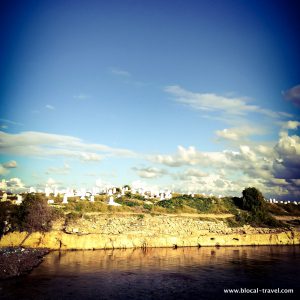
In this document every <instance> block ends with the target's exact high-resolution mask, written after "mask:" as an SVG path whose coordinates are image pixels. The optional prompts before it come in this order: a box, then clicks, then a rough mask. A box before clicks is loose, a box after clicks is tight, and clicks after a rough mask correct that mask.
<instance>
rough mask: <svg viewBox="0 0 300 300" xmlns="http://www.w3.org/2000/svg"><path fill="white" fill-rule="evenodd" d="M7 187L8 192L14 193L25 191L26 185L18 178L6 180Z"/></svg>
mask: <svg viewBox="0 0 300 300" xmlns="http://www.w3.org/2000/svg"><path fill="white" fill-rule="evenodd" d="M6 186H7V190H9V191H11V192H14V193H17V192H21V191H24V189H25V184H24V183H23V182H22V180H21V179H20V178H17V177H15V178H11V179H9V180H6Z"/></svg>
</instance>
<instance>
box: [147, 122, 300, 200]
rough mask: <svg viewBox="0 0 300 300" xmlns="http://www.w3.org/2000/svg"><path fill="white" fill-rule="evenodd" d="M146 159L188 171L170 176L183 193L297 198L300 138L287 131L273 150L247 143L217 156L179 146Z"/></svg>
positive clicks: (299, 170)
mask: <svg viewBox="0 0 300 300" xmlns="http://www.w3.org/2000/svg"><path fill="white" fill-rule="evenodd" d="M284 126H285V127H286V128H292V129H295V128H296V127H298V124H297V123H295V122H289V123H286V125H284ZM149 159H150V160H151V161H152V162H156V163H158V164H162V165H164V166H168V167H173V168H178V169H182V168H184V167H187V169H185V170H180V171H179V172H177V173H175V174H173V175H172V176H173V178H174V179H177V180H178V181H179V183H178V185H177V186H178V187H181V189H182V190H184V189H185V191H186V189H190V190H191V189H192V190H193V191H194V192H201V191H202V192H208V191H211V192H212V193H220V194H223V193H227V194H228V192H229V193H235V194H237V193H240V191H241V190H242V189H243V188H245V187H247V186H256V187H257V188H259V189H261V190H262V191H263V192H264V193H266V195H270V196H275V195H277V196H281V197H283V196H286V197H289V198H290V199H293V198H294V199H295V198H297V195H298V194H299V193H298V192H297V187H298V189H299V186H298V185H297V184H298V183H299V181H298V180H299V179H300V137H299V136H297V135H289V134H288V131H284V132H280V135H279V139H278V142H275V143H274V144H273V145H272V146H271V145H265V144H261V145H259V144H258V145H257V144H254V143H249V144H242V145H240V146H239V147H238V150H237V151H232V150H224V151H219V152H204V151H200V150H198V149H196V148H195V147H192V146H190V147H187V148H186V147H183V146H179V147H178V150H177V152H176V153H174V154H169V155H156V156H152V157H151V158H149ZM191 166H193V167H191ZM197 171H199V173H197ZM202 175H203V176H202Z"/></svg>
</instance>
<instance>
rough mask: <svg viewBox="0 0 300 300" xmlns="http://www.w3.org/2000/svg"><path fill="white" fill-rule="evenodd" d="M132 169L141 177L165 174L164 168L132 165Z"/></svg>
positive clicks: (154, 176)
mask: <svg viewBox="0 0 300 300" xmlns="http://www.w3.org/2000/svg"><path fill="white" fill-rule="evenodd" d="M132 169H133V170H134V171H136V172H137V174H138V175H139V176H140V177H142V178H158V177H161V176H163V175H165V174H167V171H166V170H164V169H159V168H155V167H143V168H138V167H133V168H132Z"/></svg>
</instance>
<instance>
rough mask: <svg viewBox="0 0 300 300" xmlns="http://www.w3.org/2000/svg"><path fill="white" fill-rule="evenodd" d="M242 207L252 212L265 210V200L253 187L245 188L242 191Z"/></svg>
mask: <svg viewBox="0 0 300 300" xmlns="http://www.w3.org/2000/svg"><path fill="white" fill-rule="evenodd" d="M242 194H243V199H242V207H243V209H245V210H249V211H251V212H254V213H261V212H265V211H266V202H265V200H264V196H263V195H262V193H261V192H260V191H259V190H258V189H256V188H254V187H251V188H246V189H244V190H243V192H242Z"/></svg>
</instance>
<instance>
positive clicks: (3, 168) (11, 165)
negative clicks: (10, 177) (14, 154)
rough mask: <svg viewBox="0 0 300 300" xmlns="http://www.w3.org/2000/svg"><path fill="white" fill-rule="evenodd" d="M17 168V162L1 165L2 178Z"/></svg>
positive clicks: (0, 174) (12, 161) (0, 173)
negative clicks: (10, 170)
mask: <svg viewBox="0 0 300 300" xmlns="http://www.w3.org/2000/svg"><path fill="white" fill-rule="evenodd" d="M16 167H17V162H16V161H15V160H11V161H8V162H5V163H3V164H0V176H3V175H5V174H7V173H8V172H9V169H13V168H16Z"/></svg>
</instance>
